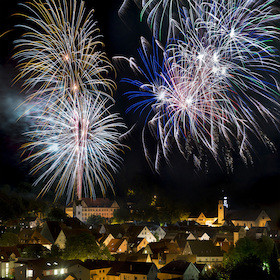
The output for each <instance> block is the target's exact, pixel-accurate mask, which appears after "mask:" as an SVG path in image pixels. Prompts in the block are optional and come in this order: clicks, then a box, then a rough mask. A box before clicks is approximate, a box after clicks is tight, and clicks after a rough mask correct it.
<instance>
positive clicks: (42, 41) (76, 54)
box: [14, 0, 115, 100]
mask: <svg viewBox="0 0 280 280" xmlns="http://www.w3.org/2000/svg"><path fill="white" fill-rule="evenodd" d="M23 6H24V7H25V8H26V9H28V11H29V14H30V15H25V14H23V15H22V14H20V15H21V16H24V17H25V18H27V20H28V22H29V24H28V25H19V27H21V28H24V29H25V30H27V32H26V33H25V34H24V35H23V37H22V38H21V39H19V40H17V41H16V42H15V43H16V49H17V50H18V51H17V53H16V54H15V56H14V57H15V58H16V59H18V60H19V62H20V64H19V68H20V75H19V76H18V77H17V79H21V78H24V79H25V80H24V84H23V85H24V89H25V90H27V89H36V90H35V91H33V93H31V94H30V95H29V100H31V99H32V98H34V97H38V96H46V95H49V96H52V95H55V96H57V95H59V96H60V98H65V97H67V96H68V95H69V94H70V95H77V94H80V93H82V95H86V94H87V95H90V96H99V97H102V96H103V97H106V98H111V99H112V97H111V95H112V93H113V91H114V89H115V83H114V82H113V81H112V80H111V79H108V78H106V76H107V74H108V73H109V72H111V71H112V69H113V67H112V65H111V64H110V62H109V60H108V59H107V57H106V55H105V53H104V52H103V51H102V50H101V47H102V46H103V43H102V41H101V35H100V34H99V29H98V28H97V27H96V22H94V21H93V10H91V11H90V12H89V13H88V14H87V15H86V12H85V7H84V2H83V1H76V0H71V1H66V0H61V1H56V0H46V1H44V2H42V1H40V0H38V1H36V2H35V1H34V2H32V3H29V4H26V5H23ZM112 100H113V99H112Z"/></svg>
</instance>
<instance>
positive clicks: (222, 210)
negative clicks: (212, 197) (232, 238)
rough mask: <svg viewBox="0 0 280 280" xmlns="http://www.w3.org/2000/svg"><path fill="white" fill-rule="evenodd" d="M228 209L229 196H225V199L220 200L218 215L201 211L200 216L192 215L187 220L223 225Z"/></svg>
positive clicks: (216, 225) (209, 224)
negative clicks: (212, 215) (210, 215)
mask: <svg viewBox="0 0 280 280" xmlns="http://www.w3.org/2000/svg"><path fill="white" fill-rule="evenodd" d="M227 209H228V201H227V197H226V196H225V197H224V198H223V199H221V200H219V202H218V211H217V214H218V215H217V216H214V217H208V216H206V214H205V213H203V212H201V213H200V214H199V215H198V216H190V217H189V218H188V219H187V221H194V222H196V223H198V224H200V225H207V226H215V227H219V226H222V225H223V223H224V219H225V215H226V213H227Z"/></svg>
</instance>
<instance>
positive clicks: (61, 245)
mask: <svg viewBox="0 0 280 280" xmlns="http://www.w3.org/2000/svg"><path fill="white" fill-rule="evenodd" d="M54 244H55V245H57V246H58V247H59V248H60V249H62V250H63V249H64V248H65V244H66V236H65V234H64V232H63V231H62V230H61V231H60V233H59V235H58V236H57V239H56V241H55V243H54Z"/></svg>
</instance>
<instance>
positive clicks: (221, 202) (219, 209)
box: [218, 200, 225, 224]
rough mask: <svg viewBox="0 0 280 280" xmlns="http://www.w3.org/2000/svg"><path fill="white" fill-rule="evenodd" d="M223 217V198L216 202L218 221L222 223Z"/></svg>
mask: <svg viewBox="0 0 280 280" xmlns="http://www.w3.org/2000/svg"><path fill="white" fill-rule="evenodd" d="M224 219H225V209H224V203H223V200H219V203H218V223H219V224H222V223H223V221H224Z"/></svg>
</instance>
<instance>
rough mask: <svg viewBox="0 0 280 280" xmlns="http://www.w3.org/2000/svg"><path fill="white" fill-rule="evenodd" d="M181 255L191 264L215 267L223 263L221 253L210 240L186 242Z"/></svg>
mask: <svg viewBox="0 0 280 280" xmlns="http://www.w3.org/2000/svg"><path fill="white" fill-rule="evenodd" d="M183 255H184V256H186V260H187V261H189V262H192V263H198V264H208V265H217V264H221V263H222V261H223V256H224V254H223V252H222V251H221V249H220V248H219V247H217V246H215V245H214V244H213V242H212V241H211V240H203V241H200V240H190V241H187V244H186V247H185V249H184V252H183Z"/></svg>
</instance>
